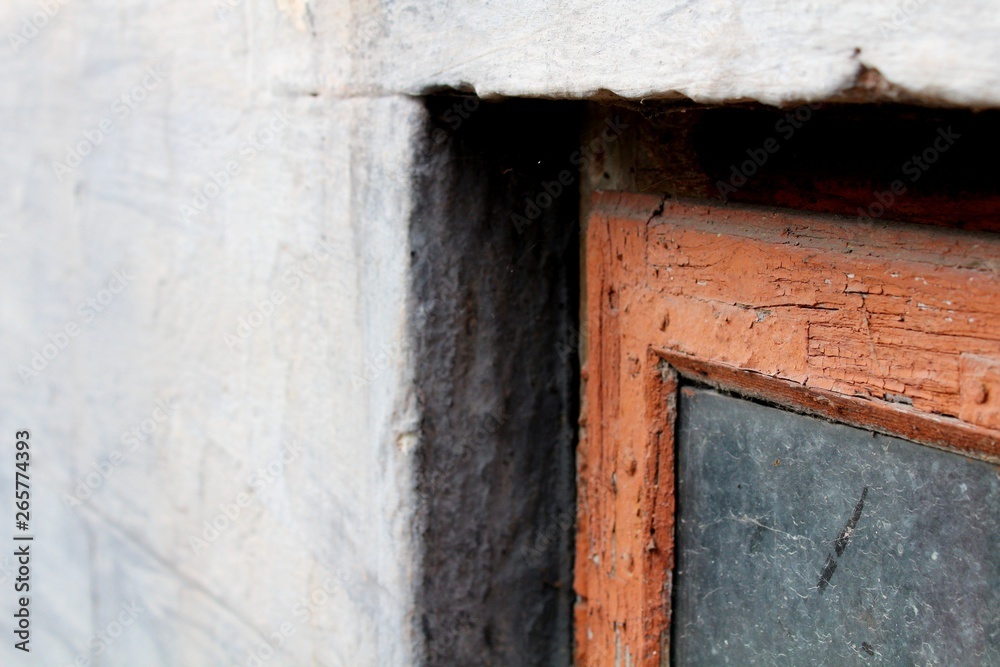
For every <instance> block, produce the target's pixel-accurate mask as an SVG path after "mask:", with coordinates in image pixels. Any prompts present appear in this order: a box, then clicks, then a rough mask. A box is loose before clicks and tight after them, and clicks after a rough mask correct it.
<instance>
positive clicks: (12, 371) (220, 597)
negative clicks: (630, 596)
mask: <svg viewBox="0 0 1000 667" xmlns="http://www.w3.org/2000/svg"><path fill="white" fill-rule="evenodd" d="M221 2H228V4H229V5H231V7H227V8H226V9H219V7H220V6H221ZM221 2H220V3H216V4H214V5H213V2H211V1H210V0H203V1H199V0H173V1H171V2H167V1H166V0H158V1H156V2H147V1H140V0H93V1H91V2H86V1H85V0H67V1H66V2H65V3H64V4H61V5H60V4H56V5H55V6H56V7H58V11H55V12H54V15H53V16H51V17H50V18H48V19H47V21H46V25H45V26H44V27H42V28H41V29H40V30H38V32H37V34H35V35H33V36H31V37H29V38H26V41H25V42H24V43H20V42H18V43H17V44H16V46H17V49H16V51H15V49H14V48H12V47H13V46H14V44H12V42H11V40H10V34H11V33H12V32H13V33H18V32H20V31H22V29H23V26H24V23H23V21H24V20H25V19H29V20H30V17H31V16H32V15H33V14H35V13H37V12H38V11H40V10H39V6H40V5H39V4H38V2H36V1H35V0H16V1H13V0H12V1H9V2H6V3H4V4H3V5H2V7H0V28H2V34H4V35H6V36H7V38H6V39H5V40H4V42H3V43H0V119H2V122H0V139H2V144H0V145H2V147H3V150H2V151H0V295H2V298H0V332H2V338H0V340H2V343H3V360H4V369H3V373H2V374H0V396H2V398H3V400H2V402H0V405H2V408H0V442H2V443H4V444H3V447H2V448H0V451H2V452H3V455H2V456H0V490H2V493H3V494H4V497H8V496H7V494H8V493H9V492H10V490H11V489H12V486H13V460H12V458H13V436H14V432H15V431H16V430H19V429H23V428H28V429H30V430H31V432H32V443H33V455H34V459H33V466H32V479H33V482H32V484H33V515H32V527H33V531H32V532H33V533H34V534H35V536H36V540H37V541H36V542H35V545H34V547H33V549H34V554H35V556H34V562H33V568H34V569H33V572H32V576H33V579H32V602H31V604H32V608H33V610H34V617H33V636H32V650H33V652H32V654H31V656H30V658H28V659H25V656H23V655H21V654H20V653H18V652H15V651H14V650H13V649H12V646H11V644H12V642H11V641H10V639H11V635H10V632H9V629H8V626H9V625H10V622H9V619H10V618H11V616H10V614H11V613H12V611H13V603H14V595H13V591H12V583H13V582H12V581H11V574H12V559H11V558H9V557H7V558H3V557H0V580H2V582H0V608H2V609H3V615H4V618H7V619H8V621H5V622H4V623H3V626H2V627H0V630H2V632H0V636H2V637H4V640H3V642H2V643H0V656H2V657H0V662H3V664H32V665H64V664H71V663H72V662H73V660H74V659H76V658H78V657H79V658H80V660H79V661H78V663H77V664H87V663H86V659H88V658H93V660H94V662H93V663H92V664H100V665H138V664H142V665H149V666H155V665H185V666H198V665H224V664H225V665H229V664H234V665H235V664H238V665H246V664H254V663H253V662H252V661H250V662H249V663H248V653H247V652H248V651H250V650H254V651H257V650H258V649H259V648H260V646H261V645H262V643H263V642H264V641H265V639H266V638H267V637H269V636H271V635H272V634H273V633H274V632H276V631H278V632H280V631H282V630H283V629H285V628H291V633H292V634H291V636H290V638H289V640H288V641H286V642H285V643H284V646H283V647H282V648H281V649H280V650H278V651H277V652H276V653H275V655H274V657H271V658H270V659H268V660H265V661H264V662H265V664H269V665H312V664H315V665H331V666H333V665H352V666H353V665H395V664H408V663H410V662H412V660H413V656H414V648H413V646H414V641H415V639H414V637H413V636H412V635H411V630H410V628H411V622H412V618H411V614H412V613H413V601H412V590H413V587H414V577H415V576H416V573H417V568H418V565H419V564H418V563H417V560H416V557H415V553H416V552H417V545H415V544H414V543H413V540H412V536H411V530H412V527H411V523H412V519H413V516H412V512H411V510H412V507H413V502H412V499H411V496H410V488H411V479H412V476H411V472H410V466H411V454H412V451H413V447H414V444H415V438H416V436H415V420H416V418H417V414H416V408H415V406H414V398H413V388H412V382H411V380H410V378H411V369H412V364H413V360H412V359H411V358H410V357H409V356H408V350H407V345H406V338H405V322H406V317H407V312H406V295H407V280H408V276H407V272H406V267H407V262H408V257H409V253H408V247H407V237H406V234H407V228H408V217H409V215H410V201H411V190H410V188H411V180H410V179H411V165H412V161H413V159H414V158H413V152H414V142H415V136H416V133H417V132H419V131H420V127H421V123H422V118H423V115H422V114H423V111H422V106H421V104H420V103H419V101H418V100H416V99H414V98H412V97H409V96H408V95H409V94H413V93H419V92H421V91H422V90H424V89H425V88H427V87H430V86H434V85H454V86H459V85H466V84H468V85H471V86H473V87H474V88H475V89H476V90H477V91H479V92H480V93H482V94H504V95H515V94H516V95H522V94H523V95H546V96H571V97H573V96H584V95H587V94H590V93H592V92H594V91H596V90H598V89H609V90H613V91H615V92H617V93H619V94H622V95H627V96H644V95H652V94H661V93H679V94H684V95H688V96H690V97H693V98H695V99H698V100H721V99H741V98H754V99H759V100H763V101H767V102H780V101H782V100H790V99H799V98H819V97H823V96H827V95H830V94H834V93H836V92H837V91H838V90H840V89H842V88H843V87H845V86H848V85H850V84H851V83H852V82H853V81H854V77H855V74H856V72H857V70H858V66H859V63H865V64H866V65H868V66H870V67H876V68H878V69H879V70H880V71H881V72H882V73H883V75H884V76H885V77H886V78H888V79H889V80H891V81H892V82H893V83H895V84H896V85H898V86H901V87H902V88H904V89H906V90H908V91H911V92H912V93H914V94H917V95H922V96H926V97H928V98H935V99H937V100H939V101H946V102H954V103H959V104H970V105H994V104H996V103H997V101H998V99H1000V85H998V84H1000V73H998V65H997V63H1000V58H998V56H1000V53H998V49H1000V40H997V39H996V36H997V35H998V34H1000V30H998V28H1000V18H998V13H997V12H996V11H995V10H994V9H992V8H991V5H990V4H989V3H984V2H979V1H974V0H964V1H962V2H957V3H949V4H947V5H946V4H945V3H929V2H920V3H915V2H914V3H911V4H910V5H908V6H909V7H915V9H913V11H912V12H910V13H904V15H903V17H902V19H901V20H897V21H896V23H895V24H891V26H894V27H892V29H891V30H886V29H885V27H884V26H883V25H882V24H881V23H880V21H882V20H883V17H885V19H886V20H890V19H891V17H892V16H893V13H894V12H896V11H897V10H899V11H904V10H903V9H902V8H903V7H904V5H903V4H902V3H870V2H867V1H862V0H849V1H839V2H822V3H817V2H812V3H802V2H797V1H792V0H771V1H770V2H752V3H745V2H736V1H735V0H733V1H731V2H710V1H707V0H706V1H702V2H698V1H689V2H678V3H663V2H653V1H650V2H629V3H622V2H615V3H610V2H607V3H600V2H597V3H595V2H555V3H543V2H524V1H523V0H521V1H518V2H514V1H513V0H512V1H510V2H494V3H488V4H487V3H460V2H449V1H446V0H435V1H434V2H423V3H405V2H388V1H386V2H381V3H376V2H361V1H356V2H346V1H341V2H324V1H322V0H314V1H313V2H311V3H307V2H305V1H304V0H277V1H275V0H231V1H229V0H221ZM897 18H898V17H897ZM28 32H29V33H30V30H29V31H28ZM15 41H17V40H15ZM856 48H860V49H861V52H860V54H856V53H855V49H856ZM157 65H158V66H159V67H160V70H159V71H160V74H159V75H158V76H159V81H156V80H155V79H147V82H152V83H155V85H150V89H149V90H146V95H145V98H144V99H143V100H142V101H141V102H138V103H137V104H136V105H135V108H134V109H132V110H130V112H129V113H128V114H127V116H126V115H124V114H123V113H120V112H118V111H116V106H115V101H116V100H117V99H120V97H121V96H122V95H128V94H130V91H132V90H133V89H134V88H135V86H137V85H142V82H143V79H144V77H145V76H146V72H147V68H150V67H154V66H157ZM118 108H120V107H118ZM279 114H284V115H283V116H281V115H279ZM104 118H108V119H110V120H111V121H112V123H113V127H112V131H111V132H110V133H109V134H107V136H105V137H104V138H103V139H102V141H101V143H100V145H99V146H97V148H96V149H95V150H94V151H93V153H92V154H90V155H88V156H86V157H85V158H84V159H83V161H82V163H81V164H80V165H79V166H78V167H77V168H76V169H74V170H73V171H72V172H71V173H68V174H67V173H64V174H61V176H62V177H61V178H60V177H59V175H57V174H56V173H55V172H54V169H53V163H54V162H56V161H59V162H62V161H64V160H65V156H66V153H67V150H68V148H69V147H71V146H74V145H76V144H78V143H79V142H81V141H83V140H84V139H85V137H86V135H85V132H88V131H93V130H94V129H95V128H98V129H99V128H100V124H101V121H102V119H104ZM275 118H277V119H278V121H276V124H281V123H282V121H281V119H286V121H287V122H284V124H283V125H282V126H281V127H280V128H279V131H278V132H276V134H275V136H274V138H273V140H272V141H271V142H270V143H268V144H267V145H266V146H263V147H262V148H261V149H260V150H258V151H256V152H255V153H254V154H253V155H252V156H251V155H249V154H248V153H241V152H240V148H241V145H242V144H243V143H244V142H246V141H249V140H250V138H251V136H252V135H254V134H255V133H259V132H260V131H261V130H262V128H263V127H265V126H266V125H267V124H268V123H269V122H271V121H272V120H273V119H275ZM231 161H235V162H236V163H237V165H238V167H239V173H237V174H236V175H235V176H232V177H231V179H230V183H229V184H228V185H227V186H226V187H225V188H222V189H221V191H220V192H219V194H218V195H217V196H215V197H214V198H213V199H211V201H210V202H208V203H207V205H206V206H205V210H204V211H202V212H200V213H199V214H198V215H197V216H193V217H192V216H190V215H188V216H187V218H188V219H187V220H185V219H184V216H183V215H182V213H183V212H182V209H181V206H182V205H190V204H191V201H192V198H193V196H194V195H195V192H196V190H197V189H199V188H201V189H204V188H205V186H206V184H207V183H208V182H209V179H210V177H211V172H217V171H219V170H221V169H224V168H225V166H226V164H227V163H228V162H231ZM321 241H322V242H324V243H325V246H323V247H322V248H321V250H320V252H319V254H318V255H316V254H315V249H316V247H317V243H320V242H321ZM310 256H313V258H314V261H313V262H312V263H310V260H309V258H310ZM122 269H124V270H125V271H126V273H127V274H128V275H130V276H131V278H130V280H129V284H128V285H127V287H125V289H124V290H122V291H121V292H119V293H117V294H115V295H114V297H113V299H112V300H111V302H110V303H108V304H107V305H106V306H104V307H103V310H102V312H100V313H95V316H94V317H93V319H92V321H88V320H87V319H86V317H87V316H86V312H87V311H86V310H84V311H80V310H78V307H79V304H81V303H85V302H86V300H87V299H91V298H98V297H100V296H101V295H102V293H101V290H102V289H104V288H105V287H106V286H107V284H108V282H109V280H111V278H112V276H113V274H114V272H115V271H120V270H122ZM295 270H300V271H302V273H303V276H302V277H301V278H300V279H299V280H298V281H297V282H296V281H295V280H294V279H289V278H288V276H289V275H290V274H291V273H293V272H294V271H295ZM116 287H117V284H116ZM276 290H277V291H280V293H281V298H282V302H281V303H279V304H277V305H275V306H274V308H273V313H270V314H269V315H268V316H267V317H266V318H263V322H262V324H260V326H258V327H256V328H255V329H254V330H253V333H252V335H250V336H249V337H248V338H247V339H246V340H238V341H236V342H235V343H234V344H232V345H230V344H227V342H226V338H225V337H226V335H234V336H235V335H236V334H237V333H238V332H237V327H238V324H239V321H240V319H241V318H244V317H247V316H248V315H249V314H250V313H251V312H252V311H253V309H254V308H255V307H257V305H258V304H259V302H260V301H261V300H263V299H267V298H270V296H271V295H272V292H274V291H276ZM68 323H74V324H76V325H78V326H79V327H80V331H79V332H78V335H76V336H74V337H68V339H67V340H68V342H67V344H66V346H65V349H63V350H60V351H59V353H58V354H57V355H56V356H55V357H54V358H53V359H51V360H46V361H47V363H46V364H45V365H44V369H40V370H38V374H37V375H36V376H31V377H22V375H23V374H22V373H19V371H18V368H19V367H20V366H25V367H28V366H30V365H31V363H32V358H33V356H34V355H35V353H36V352H41V351H42V350H43V346H44V345H46V344H47V343H49V341H50V338H49V337H50V335H52V334H56V333H57V332H58V331H61V330H65V327H66V325H67V324H68ZM57 338H58V336H57ZM50 351H51V348H50ZM41 365H42V364H40V363H39V364H37V366H41ZM359 377H360V378H365V379H364V380H362V381H359V380H358V379H357V378H359ZM352 378H354V379H353V380H352ZM158 401H162V402H166V403H167V404H169V405H171V406H172V407H171V408H170V410H169V416H167V417H166V418H164V419H159V421H152V420H153V418H154V416H156V417H159V416H160V415H162V413H160V412H157V402H158ZM144 420H151V421H147V422H146V424H147V426H148V427H153V426H155V428H153V430H152V433H151V434H150V435H149V436H148V438H146V439H145V440H144V441H141V442H140V441H133V440H126V441H124V442H123V436H125V434H127V433H128V432H129V431H130V430H131V429H134V428H136V427H141V425H142V424H143V422H144ZM133 445H134V446H133ZM288 446H293V447H294V451H295V452H297V453H293V454H287V453H286V454H285V458H286V463H283V464H281V466H280V469H279V468H278V464H277V463H276V462H277V461H278V460H280V458H279V457H280V456H281V455H282V451H283V447H288ZM115 452H117V453H118V454H119V455H120V456H121V459H120V460H118V459H116V460H115V462H114V464H113V465H112V466H111V474H110V476H109V477H108V478H107V479H103V477H101V478H100V479H98V477H93V476H91V478H90V480H91V482H95V481H96V486H97V488H96V489H92V490H91V492H92V495H90V497H77V498H76V499H75V500H76V501H78V504H76V503H75V502H73V503H71V502H69V498H71V497H73V496H74V494H75V493H76V491H75V490H76V489H78V488H80V484H81V481H83V483H84V484H85V485H86V480H87V476H88V474H91V473H93V472H94V470H95V466H97V467H99V468H101V467H103V468H104V469H105V471H107V470H108V467H107V462H108V461H109V457H112V456H113V455H114V454H115ZM269 464H274V465H275V470H277V471H278V472H277V473H276V474H274V475H273V476H269V477H267V478H266V481H264V482H263V483H256V482H255V485H254V484H251V482H250V479H251V476H252V475H254V474H255V471H256V470H258V469H259V468H261V467H266V466H268V465H269ZM98 475H99V473H98ZM257 479H260V478H259V477H258V478H257ZM86 490H87V489H86V488H84V491H85V492H86ZM243 493H245V494H246V499H249V500H248V503H249V504H248V505H247V506H246V507H243V508H241V510H240V515H239V517H238V518H236V519H233V520H231V521H229V525H228V526H227V527H226V528H225V529H224V530H222V531H220V533H219V535H218V537H217V538H213V539H211V541H209V540H208V539H206V535H205V534H204V533H203V531H204V522H205V521H211V520H213V519H216V520H217V521H219V523H220V524H222V523H225V521H223V520H222V519H219V516H220V513H221V512H222V510H221V509H220V504H221V505H223V506H225V505H228V504H231V503H235V502H236V501H237V499H238V498H240V497H241V496H240V494H243ZM80 495H81V496H82V495H85V494H80ZM3 507H5V508H6V509H4V510H2V512H0V517H2V520H3V521H12V520H13V517H12V510H11V509H10V506H9V503H8V504H4V505H3ZM9 531H10V529H9V528H8V529H7V530H6V531H3V532H2V533H0V540H8V539H9V538H8V537H4V535H7V534H8V532H9ZM209 535H211V533H209ZM191 537H200V538H202V539H206V544H205V545H203V546H204V548H199V549H198V550H197V553H196V552H195V550H194V549H192V546H191V541H190V538H191ZM199 546H201V545H199ZM10 551H12V550H11V549H8V548H6V547H3V548H2V549H0V553H9V552H10ZM327 579H330V580H331V581H332V582H333V583H331V584H329V585H328V590H329V592H326V591H324V592H322V593H320V592H319V591H320V590H321V589H322V586H323V583H324V581H326V580H327ZM311 594H315V595H316V599H317V600H322V601H321V602H316V603H315V604H314V605H312V606H311V607H310V608H309V609H308V610H306V611H304V610H303V608H302V607H299V606H297V605H298V604H300V602H301V601H302V599H303V598H305V597H308V596H309V595H311ZM133 603H134V604H136V605H138V607H139V608H140V609H141V610H142V612H141V613H140V614H139V616H138V618H137V620H136V622H135V623H133V624H132V625H130V626H129V627H128V628H127V629H126V630H125V631H124V632H123V633H122V634H121V635H120V637H117V638H109V639H110V640H111V641H110V642H109V643H107V644H101V643H100V641H98V642H95V643H92V640H91V637H92V635H94V633H97V632H98V631H101V630H107V629H111V630H114V626H113V622H114V619H115V618H116V616H118V615H119V614H120V613H121V610H122V608H123V607H122V605H129V604H133ZM109 624H110V625H109ZM102 641H103V640H102ZM94 649H99V650H97V651H95V650H94ZM95 653H99V655H95ZM265 653H266V652H265Z"/></svg>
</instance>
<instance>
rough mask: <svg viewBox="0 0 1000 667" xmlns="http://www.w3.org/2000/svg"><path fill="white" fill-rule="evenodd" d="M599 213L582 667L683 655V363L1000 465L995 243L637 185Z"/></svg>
mask: <svg viewBox="0 0 1000 667" xmlns="http://www.w3.org/2000/svg"><path fill="white" fill-rule="evenodd" d="M590 206H591V208H590V216H589V222H588V232H587V242H586V243H587V253H586V283H587V284H586V299H587V304H588V305H587V315H586V326H587V336H586V340H587V349H586V363H585V367H584V373H583V379H584V382H585V390H584V406H583V417H582V418H581V424H582V429H581V443H580V451H579V457H578V461H579V508H578V517H579V532H578V536H577V565H576V590H577V592H578V595H579V600H580V602H579V604H578V607H577V610H576V633H577V661H578V664H580V665H613V664H623V665H624V664H631V665H636V666H637V667H638V666H652V665H657V666H659V665H661V664H663V663H662V661H663V660H664V657H665V656H666V655H667V652H668V651H669V614H670V611H669V599H670V598H669V592H670V576H671V571H672V567H673V507H674V505H673V503H674V501H673V403H672V401H673V400H674V395H675V391H676V385H677V375H676V374H675V373H674V372H673V370H672V369H676V370H677V371H678V372H680V374H681V375H682V376H688V377H698V378H701V379H703V380H704V381H707V382H709V383H712V384H715V385H716V386H719V387H721V388H726V389H731V390H737V391H739V392H741V393H743V394H746V395H749V396H752V397H757V398H760V399H762V400H767V401H770V402H774V403H778V404H782V405H787V406H790V407H793V408H794V409H798V410H803V411H806V412H810V413H813V414H818V415H822V416H825V417H830V418H834V419H837V420H840V421H845V422H848V423H853V424H857V425H861V426H865V427H868V428H873V429H876V430H879V431H882V432H886V433H890V434H892V435H899V436H902V437H906V438H909V439H912V440H916V441H919V442H924V443H927V444H932V445H935V446H938V447H947V448H952V449H957V450H960V451H963V452H965V453H967V454H973V455H976V456H980V457H983V458H995V457H997V456H998V455H1000V445H998V443H1000V431H997V430H994V429H993V428H991V425H993V424H994V422H993V421H991V420H993V419H995V415H996V414H997V412H996V410H995V409H994V406H993V404H992V401H993V400H997V401H1000V386H998V387H997V389H996V391H990V389H991V388H992V386H993V384H992V383H995V382H998V377H1000V376H996V375H994V374H991V373H993V370H991V369H994V368H995V365H994V364H995V362H996V360H998V359H1000V281H998V275H997V274H998V271H1000V266H998V260H997V258H998V257H1000V240H998V239H997V237H994V236H992V235H989V234H986V233H973V232H963V231H958V230H948V229H939V228H934V227H928V226H915V225H904V224H889V223H871V224H864V225H862V224H859V223H856V222H846V221H843V220H838V219H834V218H831V217H828V216H827V217H824V216H817V215H802V214H792V213H786V212H776V211H773V210H761V209H752V208H742V209H739V208H734V207H724V208H718V207H712V206H708V205H704V204H699V203H690V202H688V203H684V202H678V201H675V200H662V199H660V198H659V197H652V196H646V195H634V194H623V193H598V194H596V195H594V197H593V198H592V201H591V202H590ZM963 355H964V356H963ZM984 360H985V361H984ZM665 361H667V362H669V363H665ZM984 364H985V366H984ZM984 369H985V370H984ZM982 386H986V391H985V393H984V392H983V391H982V390H981V387H982ZM970 401H972V402H974V404H975V406H976V407H975V409H973V408H970V407H969V406H970ZM998 405H1000V403H998Z"/></svg>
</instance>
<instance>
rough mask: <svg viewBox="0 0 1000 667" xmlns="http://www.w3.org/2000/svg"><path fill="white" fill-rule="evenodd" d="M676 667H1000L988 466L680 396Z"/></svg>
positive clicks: (994, 521) (993, 477)
mask: <svg viewBox="0 0 1000 667" xmlns="http://www.w3.org/2000/svg"><path fill="white" fill-rule="evenodd" d="M677 443H678V526H677V538H678V539H677V554H678V559H677V573H676V578H675V592H674V621H673V635H674V636H673V650H674V658H675V664H677V665H1000V586H998V584H1000V549H998V546H1000V545H998V540H997V533H998V527H1000V478H998V468H997V467H996V466H993V465H990V464H988V463H983V462H981V461H974V460H971V459H967V458H964V457H961V456H958V455H956V454H951V453H947V452H943V451H940V450H936V449H932V448H929V447H924V446H921V445H916V444H913V443H911V442H907V441H904V440H899V439H896V438H889V437H885V436H880V435H874V434H872V433H870V432H868V431H864V430H861V429H856V428H851V427H848V426H844V425H840V424H832V423H829V422H826V421H824V420H821V419H816V418H812V417H805V416H801V415H797V414H793V413H790V412H786V411H783V410H778V409H775V408H771V407H766V406H762V405H759V404H755V403H752V402H750V401H745V400H740V399H736V398H731V397H727V396H722V395H719V394H717V393H714V392H711V391H707V390H701V389H692V388H685V389H683V390H682V391H681V400H680V415H679V422H678V439H677Z"/></svg>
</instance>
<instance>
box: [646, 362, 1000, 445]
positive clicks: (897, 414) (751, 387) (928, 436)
mask: <svg viewBox="0 0 1000 667" xmlns="http://www.w3.org/2000/svg"><path fill="white" fill-rule="evenodd" d="M658 354H659V356H660V357H661V358H662V359H663V360H664V361H665V362H666V363H668V364H669V365H670V367H671V368H672V369H673V370H675V371H676V372H677V373H678V374H680V376H681V377H683V378H685V379H687V380H691V381H694V382H698V383H701V384H706V385H708V386H710V387H714V388H716V389H721V390H723V391H728V392H734V393H737V394H740V395H741V396H746V397H748V398H753V399H757V400H760V401H764V402H766V403H772V404H774V405H778V406H781V407H785V408H788V409H790V410H795V411H796V412H803V413H805V414H810V415H815V416H817V417H825V418H827V419H832V420H835V421H838V422H842V423H845V424H850V425H852V426H859V427H861V428H866V429H870V430H873V431H878V432H879V433H884V434H886V435H892V436H896V437H898V438H906V439H907V440H912V441H914V442H919V443H921V444H925V445H930V446H932V447H938V448H941V449H950V450H953V451H960V452H962V453H965V454H968V455H970V456H974V457H976V458H980V459H985V460H988V461H992V462H995V463H1000V440H998V439H997V432H996V431H995V430H993V429H989V428H983V427H981V426H976V425H975V424H970V423H967V422H964V421H962V420H960V419H954V418H952V417H943V416H941V415H935V414H927V413H921V412H917V411H916V410H914V409H913V408H911V407H909V406H907V405H900V404H898V403H889V402H887V401H880V400H877V399H876V400H873V399H863V398H858V397H856V396H845V395H843V394H838V393H835V392H832V391H824V390H822V389H810V388H807V387H804V386H802V385H801V384H798V383H795V382H790V381H788V380H782V379H780V378H776V377H771V376H767V375H761V374H760V373H757V372H755V371H746V370H740V369H738V368H733V367H731V366H726V365H725V364H717V363H712V362H710V361H704V360H701V359H696V358H694V357H689V356H687V355H685V354H678V353H676V352H671V351H668V350H659V351H658Z"/></svg>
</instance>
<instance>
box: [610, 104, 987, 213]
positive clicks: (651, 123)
mask: <svg viewBox="0 0 1000 667" xmlns="http://www.w3.org/2000/svg"><path fill="white" fill-rule="evenodd" d="M619 112H620V113H621V116H622V118H623V120H625V121H626V122H628V123H629V130H628V132H627V133H626V136H624V137H623V141H622V142H620V143H619V147H620V149H621V150H620V152H619V153H618V154H617V156H616V163H615V164H612V165H610V166H609V167H608V169H607V171H606V172H605V176H604V179H603V180H604V183H601V184H599V185H598V187H604V188H608V189H610V188H613V189H619V190H628V191H633V192H662V193H665V194H668V195H670V196H672V197H677V198H691V199H708V200H723V201H728V202H732V203H745V204H756V205H761V206H777V207H783V208H792V209H798V210H802V211H815V212H822V213H833V214H837V215H843V216H849V217H851V218H853V219H856V220H858V221H859V222H871V221H877V220H897V221H905V222H916V223H925V224H935V225H946V226H949V227H956V228H964V229H989V230H994V231H998V230H1000V222H998V221H1000V195H998V194H997V186H996V177H997V156H998V155H1000V122H998V121H1000V111H996V110H987V111H972V110H968V109H943V108H925V107H915V106H907V105H902V104H884V105H860V104H811V105H806V104H799V105H790V106H789V107H787V108H783V109H778V108H774V107H767V106H763V105H759V104H741V105H731V106H726V107H705V106H696V105H693V104H692V103H690V102H681V103H677V102H674V103H665V102H649V101H647V102H644V103H642V104H639V103H622V104H621V105H620V108H619Z"/></svg>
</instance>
